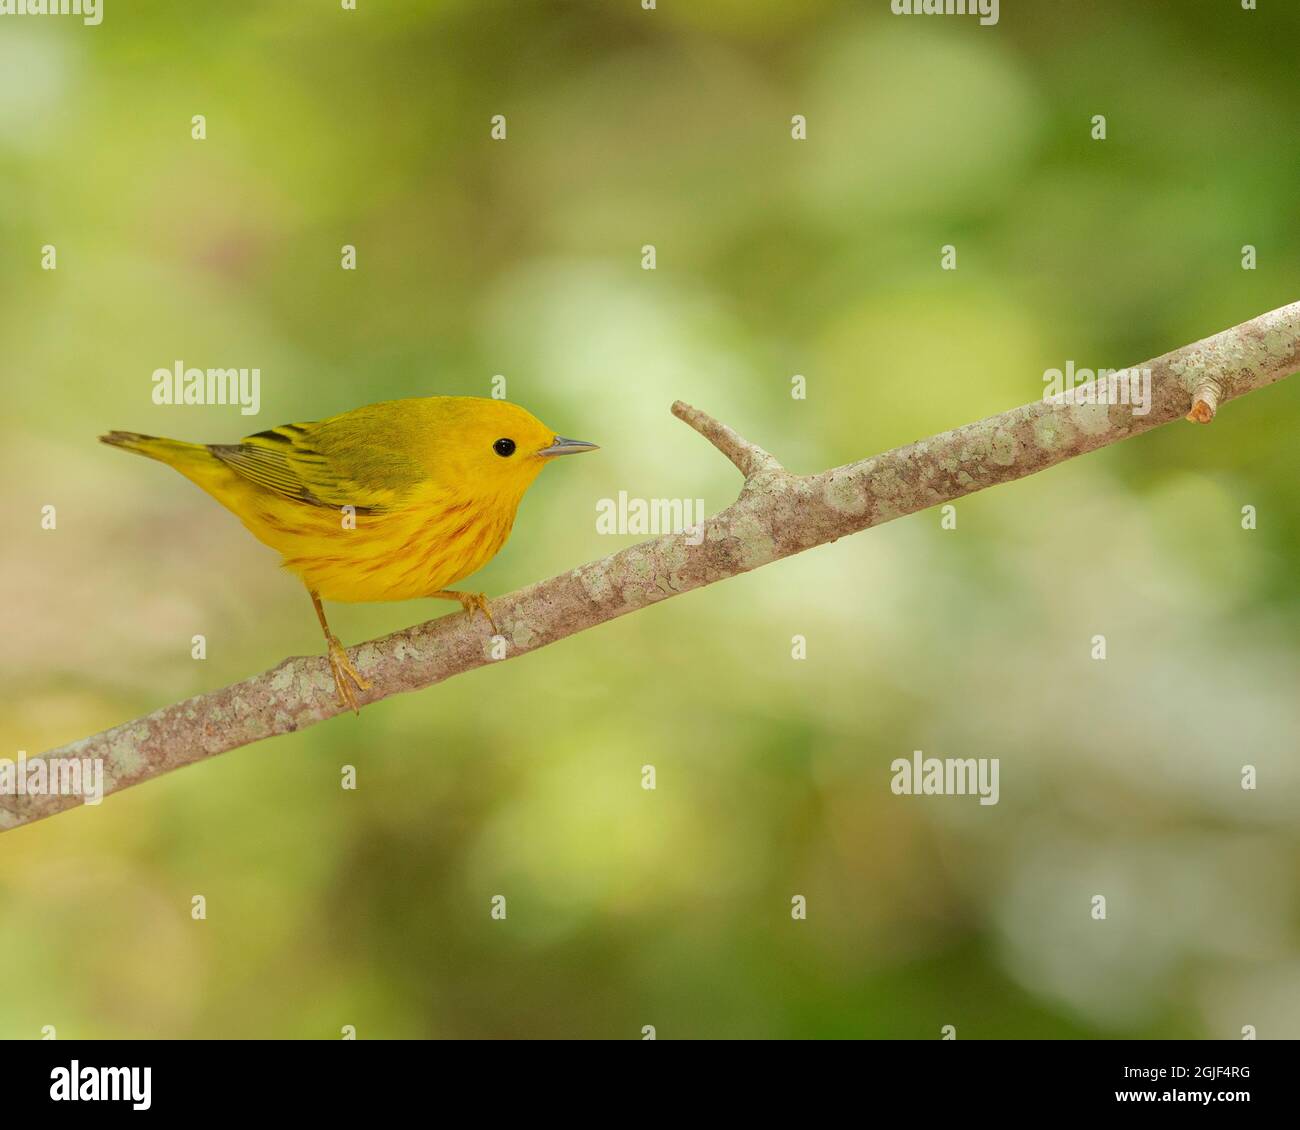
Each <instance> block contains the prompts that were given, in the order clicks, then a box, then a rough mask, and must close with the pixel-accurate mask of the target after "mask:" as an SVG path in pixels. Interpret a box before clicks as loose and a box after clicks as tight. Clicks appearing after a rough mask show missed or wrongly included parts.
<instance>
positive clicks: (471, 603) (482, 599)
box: [429, 589, 498, 632]
mask: <svg viewBox="0 0 1300 1130" xmlns="http://www.w3.org/2000/svg"><path fill="white" fill-rule="evenodd" d="M429 595H430V596H434V597H437V598H438V599H440V600H459V601H460V606H461V607H462V608H463V609H464V610H465V612H466V614H467V615H469V616H471V617H472V616H473V615H474V613H475V612H482V613H483V616H484V618H485V619H486V620H487V622H488V623H489V624H491V625H492V631H493V632H496V631H497V630H498V629H497V622H496V621H495V620H493V619H492V609H491V608H489V607H488V598H487V593H482V592H459V591H457V590H456V589H444V590H443V591H442V592H435V593H430V594H429Z"/></svg>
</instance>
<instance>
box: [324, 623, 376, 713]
mask: <svg viewBox="0 0 1300 1130" xmlns="http://www.w3.org/2000/svg"><path fill="white" fill-rule="evenodd" d="M329 661H330V671H331V672H333V674H334V686H335V687H336V688H337V690H338V692H339V699H338V702H339V705H340V706H346V707H348V708H350V709H351V711H352V713H353V714H360V713H361V707H360V706H359V705H358V704H357V696H356V693H355V692H354V691H353V689H352V686H351V685H350V683H349V680H351V683H355V684H356V686H357V689H358V690H363V691H368V690H369V689H370V687H371V685H372V684H371V682H370V680H369V679H366V678H364V677H363V676H362V675H361V673H360V672H359V671H358V670H357V669H356V668H355V667H354V666H352V661H351V660H350V659H349V658H348V653H347V649H346V648H344V646H343V645H342V644H341V643H340V642H339V641H338V640H337V639H336V638H335V637H333V636H331V637H330V639H329Z"/></svg>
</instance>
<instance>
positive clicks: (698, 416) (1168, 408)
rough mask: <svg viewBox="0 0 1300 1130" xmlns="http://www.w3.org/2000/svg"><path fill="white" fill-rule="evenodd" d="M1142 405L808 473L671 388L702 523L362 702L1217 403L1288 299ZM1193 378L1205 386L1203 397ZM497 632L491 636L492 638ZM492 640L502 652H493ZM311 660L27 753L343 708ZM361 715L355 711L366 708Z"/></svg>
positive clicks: (1295, 340)
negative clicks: (705, 495)
mask: <svg viewBox="0 0 1300 1130" xmlns="http://www.w3.org/2000/svg"><path fill="white" fill-rule="evenodd" d="M1138 368H1141V369H1150V370H1151V401H1150V411H1149V412H1148V413H1147V414H1145V415H1137V414H1135V413H1134V412H1133V410H1132V407H1131V406H1130V405H1128V404H1087V403H1074V402H1057V403H1053V402H1047V401H1043V400H1039V401H1035V402H1034V403H1032V404H1027V405H1025V406H1024V407H1022V408H1015V409H1012V410H1011V411H1009V412H1004V413H1002V414H1001V415H998V416H990V417H989V418H988V419H985V420H980V421H978V422H977V423H973V424H966V425H964V426H963V427H960V428H956V429H954V430H953V431H950V432H944V433H943V434H942V435H937V436H932V437H931V438H929V439H923V440H920V441H918V442H917V443H913V444H909V445H908V446H906V447H900V448H896V449H894V450H893V451H888V452H885V453H884V454H883V455H877V456H874V457H872V458H870V459H865V460H863V461H862V462H859V463H851V464H848V465H847V466H844V467H835V468H832V469H831V470H828V471H822V472H820V473H819V474H812V475H795V474H792V473H790V472H789V471H786V470H785V469H784V468H783V467H782V466H781V464H780V463H778V462H777V460H776V459H775V458H773V457H772V456H771V455H769V454H768V453H767V452H766V451H764V450H763V449H762V448H760V447H757V446H756V445H754V444H752V443H749V442H748V441H746V440H745V439H743V438H742V437H741V436H740V435H738V434H737V433H736V432H735V431H733V430H732V429H731V428H729V427H727V426H726V425H725V424H721V423H719V422H718V421H717V420H714V419H713V418H712V417H710V416H708V415H706V414H705V413H703V412H701V411H699V410H698V409H695V408H691V407H690V406H688V405H686V404H682V403H681V402H678V403H677V404H674V405H673V412H674V414H675V415H677V416H678V417H679V418H680V419H682V420H684V421H685V422H686V423H688V424H690V426H691V427H692V428H694V429H695V430H696V431H697V432H699V433H700V434H701V435H703V436H704V437H705V438H706V439H708V440H709V442H710V443H712V444H713V445H714V446H715V447H716V448H717V449H718V450H719V451H721V452H722V453H723V454H724V455H725V456H726V457H727V458H728V459H730V460H731V462H732V463H734V464H735V465H736V467H737V468H738V469H739V470H740V472H741V473H742V474H743V475H744V476H745V483H744V486H743V488H742V490H741V491H740V496H739V498H738V499H737V500H736V501H735V502H734V503H733V504H732V505H731V506H729V507H727V509H725V510H723V511H721V512H720V513H718V514H715V515H713V516H712V517H710V518H708V519H707V520H706V521H705V522H704V523H703V527H702V528H697V529H695V530H692V531H688V532H687V533H685V534H669V535H666V536H664V537H660V538H656V539H654V540H652V541H647V542H642V543H641V544H639V545H634V546H629V547H628V548H626V549H622V550H619V551H618V552H617V553H614V554H611V555H610V556H608V557H605V558H603V559H602V560H600V561H593V562H591V563H589V564H587V565H582V566H579V567H578V568H576V569H573V570H570V571H569V572H567V573H562V574H560V575H559V576H556V577H551V578H550V579H549V580H545V581H539V582H538V583H537V584H535V585H531V586H529V587H528V588H525V589H521V590H520V591H518V592H514V593H511V594H510V595H509V596H504V597H501V598H499V599H497V600H494V601H493V602H492V612H493V616H494V618H495V620H496V623H497V625H498V627H499V629H500V632H501V636H500V637H498V640H497V646H496V647H495V648H494V637H493V636H492V635H491V634H490V633H489V630H488V629H486V628H485V626H484V623H483V620H482V618H481V617H475V618H471V617H469V616H465V615H450V616H444V617H442V618H440V619H437V620H430V621H428V622H427V623H423V624H418V625H416V626H415V627H413V628H407V629H406V630H405V631H401V632H396V633H394V634H392V635H389V636H384V637H383V638H382V639H377V640H372V641H370V642H369V643H365V644H361V645H360V646H359V647H356V648H352V649H350V653H351V656H352V659H353V662H354V663H355V664H356V666H357V669H358V670H359V671H360V672H361V673H362V674H363V675H364V676H366V677H367V678H368V679H370V681H371V683H372V689H371V690H369V691H367V692H364V693H362V694H360V695H359V696H358V697H359V699H360V701H361V702H363V703H369V702H377V701H378V700H380V699H383V698H388V697H389V696H390V695H395V694H401V693H402V692H404V691H414V690H421V689H423V688H425V687H429V686H432V685H434V684H435V683H440V682H442V681H443V680H444V679H449V678H451V677H452V676H453V675H459V674H462V673H464V672H466V671H470V670H473V669H474V668H476V667H485V666H487V665H489V664H491V663H494V662H500V661H501V659H511V658H514V657H516V656H520V655H525V654H527V653H528V652H532V651H536V650H537V649H538V648H542V647H545V646H546V645H547V644H550V643H554V642H555V641H556V640H561V639H564V638H565V637H567V636H571V635H574V634H575V633H577V632H580V631H583V630H584V629H586V628H591V627H594V626H595V625H597V624H602V623H604V622H606V621H608V620H613V619H614V618H616V617H618V616H623V615H626V614H627V613H629V612H634V611H636V610H637V609H638V608H644V607H645V606H646V605H648V604H653V603H655V602H656V601H660V600H665V599H667V598H668V597H670V596H675V595H677V594H678V593H683V592H689V591H690V590H691V589H697V588H701V587H703V586H704V585H709V584H713V583H714V582H715V581H721V580H724V579H726V578H727V577H734V576H736V575H738V574H740V573H745V572H748V571H749V570H751V569H757V568H758V567H759V566H760V565H766V564H768V563H769V562H771V561H776V560H779V559H780V558H782V557H788V556H790V555H791V554H794V553H799V552H801V551H803V550H805V549H809V548H811V547H812V546H816V545H822V544H825V543H827V542H831V541H834V540H836V539H837V538H841V537H844V536H845V535H846V534H852V533H856V532H858V531H859V530H865V529H868V528H869V527H872V526H878V525H880V524H881V523H883V522H888V521H890V520H891V519H894V518H898V517H901V516H902V515H904V514H912V513H915V512H916V511H918V510H924V509H926V508H928V507H931V506H935V505H937V504H939V503H943V502H948V501H950V500H952V499H955V498H961V497H962V496H964V495H968V494H971V493H973V492H974V491H977V490H983V489H984V488H985V487H990V486H994V485H995V484H997V483H1005V482H1010V481H1012V480H1014V479H1019V478H1023V477H1024V476H1026V475H1031V474H1033V473H1034V472H1036V471H1042V470H1044V469H1045V468H1047V467H1051V466H1053V465H1054V464H1057V463H1061V462H1064V461H1065V460H1066V459H1072V458H1074V457H1075V456H1076V455H1082V454H1084V453H1085V452H1088V451H1092V450H1094V449H1096V448H1098V447H1102V446H1104V445H1106V444H1110V443H1116V442H1118V441H1119V440H1122V439H1127V438H1128V437H1129V436H1133V435H1137V434H1138V433H1140V432H1144V431H1148V430H1150V429H1151V428H1154V427H1158V426H1159V425H1161V424H1166V423H1169V422H1171V421H1173V420H1178V419H1181V418H1183V417H1184V416H1187V415H1189V413H1194V415H1195V418H1196V419H1198V420H1203V421H1204V420H1208V419H1209V418H1211V417H1212V416H1213V413H1214V411H1215V410H1216V409H1217V408H1218V407H1220V406H1222V405H1223V404H1225V403H1226V402H1228V401H1230V400H1232V399H1234V398H1235V397H1238V396H1242V395H1244V394H1245V393H1247V392H1251V391H1253V390H1255V389H1259V388H1262V387H1264V386H1265V385H1268V384H1272V383H1273V382H1275V381H1278V380H1281V379H1282V378H1283V377H1286V376H1289V375H1290V374H1291V373H1293V372H1295V371H1296V370H1297V369H1298V368H1300V302H1298V303H1294V304H1292V305H1290V306H1285V307H1283V308H1281V309H1279V310H1274V311H1272V312H1271V313H1268V314H1262V315H1260V316H1259V317H1258V318H1254V319H1252V320H1251V321H1249V322H1245V323H1243V324H1242V325H1239V326H1235V327H1234V328H1232V329H1230V330H1225V331H1224V332H1223V333H1220V334H1216V335H1215V336H1213V337H1210V338H1206V339H1205V340H1204V341H1199V342H1196V343H1195V344H1193V345H1188V346H1184V347H1183V348H1181V349H1177V350H1175V351H1174V352H1172V353H1166V354H1165V355H1164V356H1163V357H1157V358H1156V359H1155V360H1153V361H1148V362H1146V363H1145V364H1144V365H1142V366H1138ZM1206 390H1210V393H1209V397H1208V398H1207V395H1206ZM502 644H504V647H502V646H501V645H502ZM498 654H499V655H500V656H501V659H498V658H495V657H494V656H495V655H498ZM341 709H345V708H341V707H340V706H339V705H338V702H337V701H336V695H335V689H334V680H333V677H332V676H331V674H330V671H329V666H328V664H327V662H326V660H325V659H324V658H323V657H312V658H297V659H287V660H285V661H284V662H283V663H281V664H280V665H279V666H278V667H275V668H273V669H272V670H270V671H266V672H264V673H263V674H261V675H256V676H254V677H253V678H251V679H246V680H245V681H244V682H242V683H236V684H234V685H233V686H229V687H225V688H223V689H222V690H217V691H213V692H211V693H210V694H203V695H198V696H197V697H195V698H191V699H187V700H186V701H184V702H179V703H176V704H174V705H172V706H165V707H163V708H162V709H161V710H156V711H154V713H152V714H149V715H146V716H145V717H143V718H139V719H137V720H136V721H134V722H126V723H124V724H123V725H121V726H116V727H114V728H113V729H111V730H106V731H105V732H104V733H102V734H96V735H94V736H93V737H89V738H83V739H82V740H80V741H76V742H72V743H71V744H70V745H66V746H62V747H60V748H59V749H52V750H49V751H47V752H46V753H45V754H42V755H41V756H42V757H45V758H47V759H49V758H71V757H76V758H99V759H102V763H103V766H104V786H105V792H116V791H118V790H121V789H125V788H129V787H130V786H131V785H138V784H140V783H141V782H143V781H147V780H149V779H151V778H153V777H157V776H159V775H160V774H163V773H166V772H169V771H170V770H172V769H178V768H180V767H181V766H183V765H191V764H193V763H194V762H196V761H202V760H204V759H205V758H209V757H212V756H214V755H216V754H218V753H224V752H226V751H227V750H231V749H237V748H238V747H239V746H243V745H248V744H249V743H250V742H255V741H259V740H261V739H262V738H268V737H272V736H274V735H276V734H284V733H289V732H291V731H293V730H300V729H302V728H303V727H305V726H311V725H314V724H315V723H317V722H320V721H322V720H323V719H326V718H329V717H332V716H333V715H335V714H338V713H339V712H340V710H341ZM362 724H363V725H364V715H363V722H362ZM80 804H81V798H80V797H77V796H57V795H55V796H51V795H40V796H0V830H3V829H7V828H13V827H17V826H19V825H22V824H28V823H30V822H32V821H34V820H39V819H41V818H42V817H45V816H50V815H53V814H54V813H56V812H61V811H63V810H65V809H67V808H71V807H75V806H78V805H80Z"/></svg>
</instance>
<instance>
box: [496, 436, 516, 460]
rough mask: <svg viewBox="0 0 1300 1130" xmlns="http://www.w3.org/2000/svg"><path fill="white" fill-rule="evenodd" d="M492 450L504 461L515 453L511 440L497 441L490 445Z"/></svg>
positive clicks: (513, 443) (513, 442)
mask: <svg viewBox="0 0 1300 1130" xmlns="http://www.w3.org/2000/svg"><path fill="white" fill-rule="evenodd" d="M492 450H493V451H495V452H496V453H497V454H498V455H500V456H501V458H502V459H504V458H506V457H507V456H509V455H513V454H514V453H515V441H514V440H512V439H499V440H497V441H496V443H494V444H493V445H492Z"/></svg>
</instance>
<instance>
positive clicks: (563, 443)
mask: <svg viewBox="0 0 1300 1130" xmlns="http://www.w3.org/2000/svg"><path fill="white" fill-rule="evenodd" d="M599 449H600V447H599V445H598V444H594V443H588V442H587V441H586V440H585V439H565V438H564V436H556V437H555V439H554V441H553V442H552V443H551V446H550V447H543V448H542V450H541V451H539V452H538V453H537V454H538V455H543V456H548V457H549V456H551V455H577V454H578V453H579V452H580V451H598V450H599Z"/></svg>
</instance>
